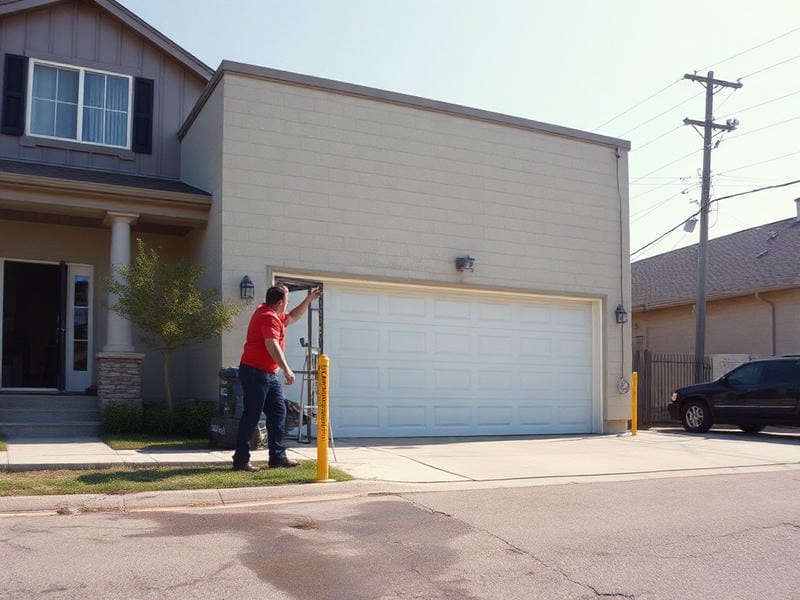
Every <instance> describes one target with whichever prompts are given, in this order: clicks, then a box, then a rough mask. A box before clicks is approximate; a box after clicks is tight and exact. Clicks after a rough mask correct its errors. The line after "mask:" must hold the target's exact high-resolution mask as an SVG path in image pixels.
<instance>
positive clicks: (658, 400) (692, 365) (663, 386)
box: [633, 350, 711, 428]
mask: <svg viewBox="0 0 800 600" xmlns="http://www.w3.org/2000/svg"><path fill="white" fill-rule="evenodd" d="M633 370H634V371H636V372H637V373H639V398H638V411H639V419H638V421H639V422H638V426H639V427H641V428H647V427H650V426H651V425H656V424H659V423H672V424H674V423H675V422H674V421H672V420H671V419H670V416H669V412H668V411H667V405H668V404H669V402H670V398H671V397H672V392H674V391H675V389H676V388H679V387H683V386H686V385H691V384H693V383H695V382H696V374H697V371H698V370H699V371H700V373H701V379H700V380H701V381H709V380H710V379H711V360H710V359H709V358H708V357H706V358H705V360H703V361H702V362H700V363H699V364H698V363H697V362H696V361H695V360H694V355H693V354H653V353H652V352H650V351H649V350H637V351H636V352H634V354H633Z"/></svg>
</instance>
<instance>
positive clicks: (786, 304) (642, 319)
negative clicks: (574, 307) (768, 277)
mask: <svg viewBox="0 0 800 600" xmlns="http://www.w3.org/2000/svg"><path fill="white" fill-rule="evenodd" d="M759 296H760V297H759V298H756V296H755V295H753V294H751V295H748V296H743V297H738V298H730V299H726V300H717V301H713V302H709V303H708V305H707V308H706V340H705V349H706V354H728V353H734V354H750V355H755V356H771V355H772V354H773V342H772V330H773V327H772V308H771V306H770V304H769V303H768V302H765V300H767V301H769V302H772V303H774V305H775V353H776V354H796V353H800V316H799V315H800V290H786V291H780V292H769V293H762V294H759ZM632 322H633V342H634V347H635V348H637V349H647V350H651V351H652V352H663V353H685V354H691V353H694V344H695V312H694V307H693V306H691V305H685V306H679V307H674V308H665V309H660V310H647V311H637V312H635V313H634V315H633V321H632Z"/></svg>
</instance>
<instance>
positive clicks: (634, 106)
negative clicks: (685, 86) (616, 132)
mask: <svg viewBox="0 0 800 600" xmlns="http://www.w3.org/2000/svg"><path fill="white" fill-rule="evenodd" d="M680 81H681V80H680V79H676V80H675V81H673V82H672V83H670V84H669V85H668V86H666V87H664V88H661V89H660V90H658V91H657V92H655V93H654V94H651V95H649V96H648V97H647V98H645V99H644V100H641V101H640V102H637V103H636V104H634V105H633V106H631V107H630V108H627V109H625V110H623V111H622V112H621V113H619V114H618V115H617V116H615V117H612V118H610V119H609V120H608V121H606V122H605V123H601V124H600V125H598V126H597V127H595V128H594V129H592V131H597V130H598V129H600V128H601V127H605V126H606V125H608V124H609V123H612V122H614V121H616V120H617V119H619V118H620V117H621V116H622V115H626V114H628V113H629V112H631V111H632V110H633V109H634V108H638V107H639V106H641V105H642V104H644V103H645V102H647V101H648V100H652V99H653V98H655V97H656V96H658V95H659V94H661V93H663V92H666V91H667V90H668V89H669V88H671V87H672V86H673V85H675V84H676V83H679V82H680Z"/></svg>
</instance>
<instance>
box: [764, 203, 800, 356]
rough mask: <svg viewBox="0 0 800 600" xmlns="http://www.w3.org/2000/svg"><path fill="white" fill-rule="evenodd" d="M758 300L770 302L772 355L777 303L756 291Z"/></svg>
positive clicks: (773, 351) (773, 352)
mask: <svg viewBox="0 0 800 600" xmlns="http://www.w3.org/2000/svg"><path fill="white" fill-rule="evenodd" d="M799 206H800V205H799ZM756 300H761V302H766V303H767V304H769V307H770V313H771V314H770V318H771V320H772V356H775V354H776V353H775V303H774V302H770V301H769V300H767V299H766V298H762V297H761V296H760V295H759V293H758V292H756Z"/></svg>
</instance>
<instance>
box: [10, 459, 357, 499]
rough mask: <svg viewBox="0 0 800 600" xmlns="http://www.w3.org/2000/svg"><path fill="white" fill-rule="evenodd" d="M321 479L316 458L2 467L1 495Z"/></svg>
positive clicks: (337, 474)
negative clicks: (242, 465)
mask: <svg viewBox="0 0 800 600" xmlns="http://www.w3.org/2000/svg"><path fill="white" fill-rule="evenodd" d="M329 476H330V478H331V479H335V480H336V481H348V480H350V479H353V478H352V477H351V476H350V475H348V474H347V473H345V472H343V471H340V470H338V469H330V474H329ZM316 479H317V463H316V461H313V460H309V461H305V462H303V464H302V465H300V466H299V467H294V468H291V469H263V470H262V471H261V472H259V473H247V472H245V471H232V470H231V468H230V467H229V466H227V465H226V466H220V465H213V466H207V467H205V466H202V467H167V466H163V467H151V466H147V467H138V466H131V467H110V468H108V469H86V470H79V471H72V470H58V471H23V472H0V496H39V495H52V494H130V493H133V492H148V491H154V490H197V489H220V488H234V487H257V486H268V485H286V484H293V483H313V482H314V481H316Z"/></svg>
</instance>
